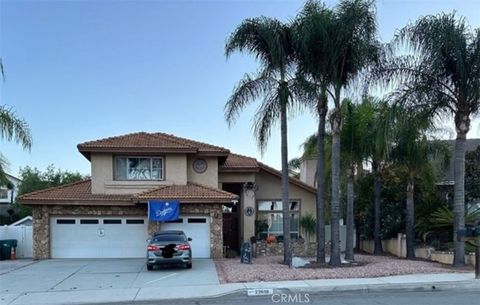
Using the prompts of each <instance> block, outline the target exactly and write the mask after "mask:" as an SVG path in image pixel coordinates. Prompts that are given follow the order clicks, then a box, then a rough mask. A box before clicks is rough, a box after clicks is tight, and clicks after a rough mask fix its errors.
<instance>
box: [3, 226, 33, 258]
mask: <svg viewBox="0 0 480 305" xmlns="http://www.w3.org/2000/svg"><path fill="white" fill-rule="evenodd" d="M3 239H16V240H17V258H31V257H32V255H33V236H32V226H1V227H0V240H3Z"/></svg>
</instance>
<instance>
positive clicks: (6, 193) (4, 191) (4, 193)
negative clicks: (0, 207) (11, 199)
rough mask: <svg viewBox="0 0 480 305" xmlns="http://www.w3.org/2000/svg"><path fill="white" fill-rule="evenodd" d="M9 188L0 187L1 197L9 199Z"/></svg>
mask: <svg viewBox="0 0 480 305" xmlns="http://www.w3.org/2000/svg"><path fill="white" fill-rule="evenodd" d="M8 192H9V191H8V190H6V189H0V199H8Z"/></svg>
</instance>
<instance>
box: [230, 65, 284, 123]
mask: <svg viewBox="0 0 480 305" xmlns="http://www.w3.org/2000/svg"><path fill="white" fill-rule="evenodd" d="M274 84H275V80H273V79H272V78H271V77H270V75H269V74H268V73H266V72H261V73H259V74H258V75H256V76H251V75H249V74H245V76H244V77H243V79H241V80H240V81H239V82H238V84H237V86H236V87H235V88H234V89H233V93H232V95H231V96H230V98H229V99H228V101H227V103H226V104H225V107H224V113H225V120H226V121H227V123H228V124H229V126H231V124H233V123H234V122H235V120H236V119H237V117H238V115H239V113H240V112H241V111H242V110H243V109H244V108H245V107H246V106H247V105H248V104H250V103H252V102H254V101H255V100H257V99H259V98H261V97H262V96H264V95H265V94H269V92H270V91H271V90H272V88H273V86H274Z"/></svg>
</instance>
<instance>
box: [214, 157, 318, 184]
mask: <svg viewBox="0 0 480 305" xmlns="http://www.w3.org/2000/svg"><path fill="white" fill-rule="evenodd" d="M219 170H220V171H221V172H230V171H232V172H237V171H259V170H264V171H266V172H268V173H270V174H272V175H275V176H277V177H281V176H282V173H281V172H280V171H279V170H276V169H275V168H273V167H270V166H268V165H266V164H264V163H262V162H258V161H257V159H255V158H251V157H246V156H242V155H237V154H232V153H230V154H229V155H228V157H227V159H226V160H225V162H224V163H223V164H222V165H221V166H220V168H219ZM289 181H290V183H292V184H295V185H296V186H298V187H301V188H303V189H305V190H307V191H309V192H314V193H316V192H317V189H316V188H314V187H311V186H310V185H308V184H306V183H305V182H303V181H301V180H300V179H297V178H294V177H291V176H290V177H289Z"/></svg>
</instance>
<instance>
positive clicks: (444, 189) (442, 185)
mask: <svg viewBox="0 0 480 305" xmlns="http://www.w3.org/2000/svg"><path fill="white" fill-rule="evenodd" d="M445 142H446V143H447V145H448V146H449V147H450V162H449V164H447V166H446V167H445V170H444V171H443V174H442V178H441V180H440V181H439V182H437V187H438V191H439V194H440V195H441V196H442V197H443V198H444V199H445V201H446V202H447V203H448V204H449V205H453V194H454V191H453V188H454V185H455V172H454V157H455V156H454V152H455V140H446V141H445ZM478 146H480V139H467V140H466V141H465V152H470V151H474V150H476V149H477V147H478ZM479 200H480V198H479ZM473 203H475V202H473ZM478 203H480V202H477V204H478Z"/></svg>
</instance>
